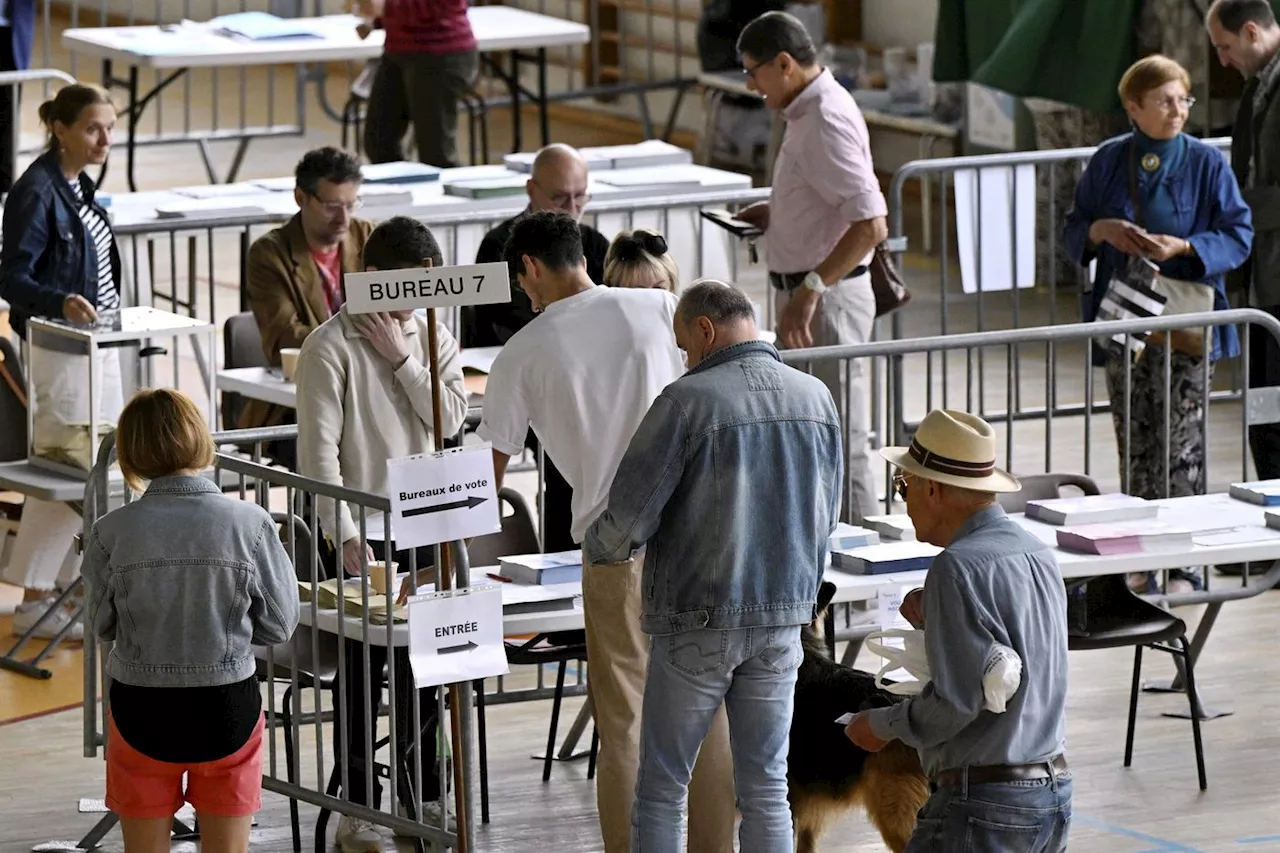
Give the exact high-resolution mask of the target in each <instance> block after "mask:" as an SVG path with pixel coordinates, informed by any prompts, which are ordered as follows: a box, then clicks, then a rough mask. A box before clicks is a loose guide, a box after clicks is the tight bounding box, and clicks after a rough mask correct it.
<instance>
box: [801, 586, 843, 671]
mask: <svg viewBox="0 0 1280 853" xmlns="http://www.w3.org/2000/svg"><path fill="white" fill-rule="evenodd" d="M835 594H836V585H835V584H833V583H832V582H831V581H823V582H822V586H820V587H818V600H817V602H816V604H815V606H814V609H813V611H814V616H813V621H812V622H810V623H809V624H808V625H806V626H804V628H803V629H801V631H800V643H801V645H802V646H803V647H804V649H805V651H807V652H812V653H814V654H816V655H818V656H819V657H824V658H825V657H827V656H828V655H827V644H826V641H825V639H824V635H825V634H826V631H825V628H824V625H825V623H826V619H827V608H828V607H830V606H831V599H832V598H833V597H834V596H835Z"/></svg>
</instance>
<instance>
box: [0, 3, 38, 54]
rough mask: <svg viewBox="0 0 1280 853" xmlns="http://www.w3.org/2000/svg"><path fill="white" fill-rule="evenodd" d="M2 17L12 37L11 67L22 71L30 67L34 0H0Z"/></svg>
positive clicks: (34, 12) (34, 27) (33, 33)
mask: <svg viewBox="0 0 1280 853" xmlns="http://www.w3.org/2000/svg"><path fill="white" fill-rule="evenodd" d="M0 7H2V8H3V9H4V17H5V18H6V19H8V21H9V34H10V36H11V37H12V38H13V59H14V62H13V66H14V67H13V68H12V69H9V70H13V71H24V70H26V69H27V68H30V67H31V45H33V44H34V43H35V40H36V0H0Z"/></svg>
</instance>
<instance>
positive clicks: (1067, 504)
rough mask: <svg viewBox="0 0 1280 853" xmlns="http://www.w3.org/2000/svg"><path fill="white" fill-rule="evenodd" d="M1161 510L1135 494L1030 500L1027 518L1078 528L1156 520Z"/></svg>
mask: <svg viewBox="0 0 1280 853" xmlns="http://www.w3.org/2000/svg"><path fill="white" fill-rule="evenodd" d="M1159 509H1160V508H1159V506H1158V505H1157V504H1153V503H1150V502H1149V501H1146V500H1144V499H1143V498H1135V497H1133V496H1132V495H1122V494H1109V495H1085V496H1084V497H1080V498H1055V499H1051V500H1044V501H1028V502H1027V510H1026V516H1027V518H1034V519H1035V520H1036V521H1043V522H1044V523H1045V524H1071V525H1075V524H1094V523H1098V522H1104V521H1105V522H1116V521H1136V520H1139V519H1143V518H1155V516H1156V513H1157V512H1159Z"/></svg>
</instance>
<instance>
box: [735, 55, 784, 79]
mask: <svg viewBox="0 0 1280 853" xmlns="http://www.w3.org/2000/svg"><path fill="white" fill-rule="evenodd" d="M777 58H778V57H776V56H773V57H770V58H769V59H766V60H765V61H763V62H757V63H756V64H755V65H753V66H751V67H750V68H747V67H746V66H745V65H744V66H743V68H742V73H743V74H745V75H747V79H748V80H750V81H751V82H752V83H754V82H755V81H756V72H757V71H759V70H760V69H761V68H764V67H765V66H766V65H768V64H769V63H771V62H773V61H775V60H776V59H777Z"/></svg>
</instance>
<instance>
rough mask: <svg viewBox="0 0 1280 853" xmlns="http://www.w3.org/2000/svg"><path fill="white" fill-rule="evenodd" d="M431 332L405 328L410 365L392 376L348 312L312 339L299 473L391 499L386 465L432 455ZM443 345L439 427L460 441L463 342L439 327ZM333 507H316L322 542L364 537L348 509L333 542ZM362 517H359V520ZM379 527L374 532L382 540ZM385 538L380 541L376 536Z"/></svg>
mask: <svg viewBox="0 0 1280 853" xmlns="http://www.w3.org/2000/svg"><path fill="white" fill-rule="evenodd" d="M428 328H429V327H428V325H427V320H426V318H425V317H423V316H421V315H419V314H414V315H413V317H411V318H410V319H408V320H406V321H405V323H404V336H405V344H406V345H407V348H408V350H409V360H408V361H406V362H405V363H404V364H403V365H402V366H401V367H400V369H399V370H392V368H391V364H390V363H388V362H387V360H386V359H384V358H383V357H382V356H380V355H378V352H377V351H376V350H375V349H374V348H373V344H371V343H369V341H368V340H366V339H365V338H364V336H363V335H361V334H360V333H359V332H358V331H356V328H355V325H354V324H353V323H352V321H351V318H350V316H348V314H347V312H346V310H345V309H343V310H342V311H339V312H338V313H337V314H335V315H334V316H333V317H331V318H329V320H327V321H325V323H323V324H322V325H321V326H320V327H319V328H318V329H316V330H315V331H314V332H312V333H311V334H310V335H308V336H307V339H306V341H305V342H304V343H303V344H302V354H301V355H300V356H299V357H298V368H297V383H298V473H300V474H302V475H303V476H304V477H311V478H313V479H316V480H320V481H321V482H325V483H332V484H334V485H338V486H346V487H347V488H349V489H356V490H358V491H361V492H369V493H371V494H375V495H386V493H387V460H388V459H398V458H401V457H404V456H413V455H414V454H417V453H430V452H431V451H433V450H435V442H434V440H433V438H432V430H431V424H432V407H431V371H430V369H429V368H428V367H427V365H428V359H427V344H428V337H427V335H428ZM436 334H437V336H438V340H439V346H440V353H439V358H440V386H441V387H440V402H441V413H440V423H441V425H442V427H443V429H444V433H445V436H446V437H447V436H452V435H455V434H456V433H457V432H458V430H459V429H461V428H462V422H463V421H464V420H465V419H466V416H467V391H466V388H465V387H464V386H463V383H462V366H461V363H460V362H459V360H458V342H457V341H456V340H454V338H453V335H451V334H449V331H448V329H446V328H445V327H444V326H442V325H440V324H439V323H437V324H436ZM334 504H335V501H333V500H332V499H325V498H321V499H319V500H317V502H316V506H317V510H318V512H319V515H320V526H321V528H322V529H323V530H324V532H325V535H326V536H327V537H328V538H329V539H330V540H331V541H332V540H334V539H335V538H336V540H337V543H339V544H340V543H342V542H346V541H347V540H348V539H351V538H352V537H354V536H359V535H360V528H359V526H358V525H357V523H356V522H355V521H354V520H353V514H352V512H351V510H350V509H349V508H348V507H347V505H346V504H343V505H342V508H341V510H340V512H339V514H338V524H339V530H338V536H337V537H334V535H333V526H334ZM357 511H358V510H357ZM355 517H356V518H358V516H355ZM381 532H382V530H381V528H379V530H378V531H377V533H379V534H381ZM379 538H381V536H379Z"/></svg>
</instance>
